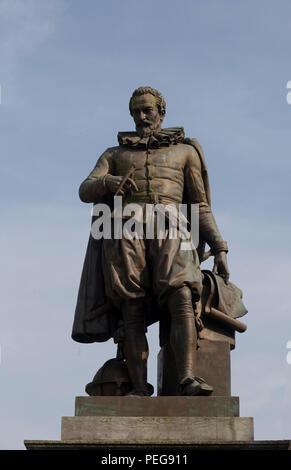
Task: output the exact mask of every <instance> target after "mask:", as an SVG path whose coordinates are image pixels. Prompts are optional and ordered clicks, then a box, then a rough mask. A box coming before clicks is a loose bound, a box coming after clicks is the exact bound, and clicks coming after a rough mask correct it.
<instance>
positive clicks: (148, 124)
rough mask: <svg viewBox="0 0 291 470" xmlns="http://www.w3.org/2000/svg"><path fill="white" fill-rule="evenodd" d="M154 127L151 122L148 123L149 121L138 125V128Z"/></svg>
mask: <svg viewBox="0 0 291 470" xmlns="http://www.w3.org/2000/svg"><path fill="white" fill-rule="evenodd" d="M151 125H152V123H151V122H148V121H139V122H138V123H137V124H136V127H150V126H151Z"/></svg>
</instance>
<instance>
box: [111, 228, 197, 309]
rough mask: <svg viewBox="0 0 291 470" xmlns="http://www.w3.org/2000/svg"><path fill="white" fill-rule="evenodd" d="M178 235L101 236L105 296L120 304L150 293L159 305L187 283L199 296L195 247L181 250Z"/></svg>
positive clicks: (195, 296) (118, 305) (193, 294)
mask: <svg viewBox="0 0 291 470" xmlns="http://www.w3.org/2000/svg"><path fill="white" fill-rule="evenodd" d="M181 242H182V240H181V239H180V238H176V239H170V238H168V232H167V230H166V231H165V238H164V239H157V238H154V239H146V238H141V239H132V240H131V239H126V238H123V239H104V240H103V251H102V254H103V258H102V263H103V271H104V279H105V292H106V295H107V296H108V297H109V298H110V299H111V300H112V301H113V303H114V304H115V305H116V306H117V307H120V306H121V304H122V303H123V302H124V301H127V300H130V299H139V298H140V299H141V298H144V297H146V296H148V295H152V294H153V295H154V296H155V298H156V300H157V302H158V304H159V305H160V306H162V305H164V304H165V303H166V301H167V298H168V296H169V294H171V292H173V291H175V290H177V289H179V288H181V287H183V286H188V287H189V288H190V289H191V292H192V296H193V300H194V301H197V300H199V298H200V294H201V289H202V278H201V271H200V267H199V259H198V255H197V252H196V250H181Z"/></svg>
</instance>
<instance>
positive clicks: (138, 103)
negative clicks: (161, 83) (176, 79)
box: [129, 86, 166, 137]
mask: <svg viewBox="0 0 291 470" xmlns="http://www.w3.org/2000/svg"><path fill="white" fill-rule="evenodd" d="M129 111H130V114H131V115H132V117H133V119H134V122H135V126H136V132H137V133H138V135H139V136H140V137H147V136H149V135H151V134H152V133H153V132H154V131H156V130H159V129H160V128H161V124H162V122H163V119H164V116H165V114H166V102H165V100H164V98H163V96H162V95H161V93H159V92H158V91H157V90H155V89H154V88H151V87H149V86H144V87H139V88H137V89H136V90H135V91H134V92H133V94H132V97H131V98H130V101H129Z"/></svg>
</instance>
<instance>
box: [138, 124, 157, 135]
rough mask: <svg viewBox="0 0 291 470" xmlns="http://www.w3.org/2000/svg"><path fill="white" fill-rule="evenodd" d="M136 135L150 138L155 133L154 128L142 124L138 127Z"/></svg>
mask: <svg viewBox="0 0 291 470" xmlns="http://www.w3.org/2000/svg"><path fill="white" fill-rule="evenodd" d="M136 133H137V134H138V135H139V137H142V138H143V137H150V136H151V135H153V133H154V128H153V126H152V125H151V124H150V125H148V124H147V125H146V124H140V125H138V126H136Z"/></svg>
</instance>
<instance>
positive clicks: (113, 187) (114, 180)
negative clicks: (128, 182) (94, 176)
mask: <svg viewBox="0 0 291 470" xmlns="http://www.w3.org/2000/svg"><path fill="white" fill-rule="evenodd" d="M122 179H123V178H122V176H112V175H107V176H106V177H105V186H106V188H107V189H108V190H109V191H110V192H112V193H116V191H117V190H118V188H119V186H120V185H121V182H122ZM123 194H124V191H123V190H121V191H120V195H121V196H122V195H123Z"/></svg>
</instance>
